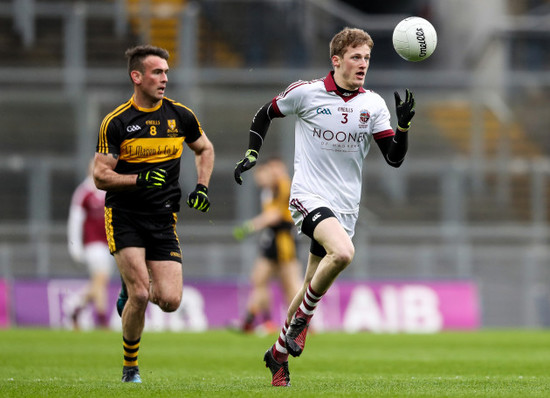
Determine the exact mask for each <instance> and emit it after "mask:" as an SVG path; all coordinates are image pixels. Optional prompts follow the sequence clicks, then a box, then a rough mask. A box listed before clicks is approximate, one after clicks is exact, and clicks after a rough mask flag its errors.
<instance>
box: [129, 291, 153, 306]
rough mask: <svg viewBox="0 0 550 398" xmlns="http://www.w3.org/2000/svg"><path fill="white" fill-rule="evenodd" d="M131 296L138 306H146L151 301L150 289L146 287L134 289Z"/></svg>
mask: <svg viewBox="0 0 550 398" xmlns="http://www.w3.org/2000/svg"><path fill="white" fill-rule="evenodd" d="M129 298H130V300H132V301H133V302H134V304H135V305H136V306H137V307H140V308H145V307H147V304H148V303H149V291H148V290H147V289H145V288H144V289H137V290H134V292H133V294H131V295H130V297H129Z"/></svg>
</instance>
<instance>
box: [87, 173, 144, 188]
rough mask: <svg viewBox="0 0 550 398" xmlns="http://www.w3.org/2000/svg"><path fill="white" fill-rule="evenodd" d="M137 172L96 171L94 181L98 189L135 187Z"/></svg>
mask: <svg viewBox="0 0 550 398" xmlns="http://www.w3.org/2000/svg"><path fill="white" fill-rule="evenodd" d="M137 177H138V176H137V174H118V173H116V172H115V171H113V170H104V171H103V172H100V173H94V182H95V185H96V187H97V188H98V189H102V190H104V191H122V190H126V189H131V188H135V187H136V186H137V185H136V181H137Z"/></svg>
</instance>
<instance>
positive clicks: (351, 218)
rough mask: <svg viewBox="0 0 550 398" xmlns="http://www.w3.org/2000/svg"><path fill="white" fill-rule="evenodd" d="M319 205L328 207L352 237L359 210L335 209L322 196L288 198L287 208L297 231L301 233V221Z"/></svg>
mask: <svg viewBox="0 0 550 398" xmlns="http://www.w3.org/2000/svg"><path fill="white" fill-rule="evenodd" d="M319 207H328V208H329V209H330V210H331V211H332V212H333V213H334V215H335V216H336V218H337V219H338V221H339V222H340V224H341V225H342V227H343V228H344V230H345V231H346V232H347V233H348V235H349V237H350V238H352V237H353V235H354V234H355V224H356V223H357V218H358V217H359V212H355V213H341V212H337V211H335V210H334V209H333V208H332V207H331V205H330V204H329V203H328V202H327V201H326V200H325V199H323V198H321V197H319V196H314V195H309V196H300V197H297V196H296V197H292V198H290V205H289V207H288V208H289V210H290V214H291V215H292V220H294V224H296V227H297V228H298V233H300V234H301V233H302V222H303V221H304V218H305V217H307V215H308V214H309V213H311V212H312V211H314V210H315V209H318V208H319Z"/></svg>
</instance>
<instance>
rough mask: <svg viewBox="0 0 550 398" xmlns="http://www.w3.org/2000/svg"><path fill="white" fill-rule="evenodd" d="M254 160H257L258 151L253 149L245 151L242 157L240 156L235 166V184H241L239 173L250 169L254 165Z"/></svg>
mask: <svg viewBox="0 0 550 398" xmlns="http://www.w3.org/2000/svg"><path fill="white" fill-rule="evenodd" d="M256 160H258V151H255V150H254V149H249V150H248V151H246V153H245V155H244V158H242V159H241V160H240V161H239V162H238V163H237V165H236V166H235V173H234V175H235V181H236V182H237V184H239V185H241V184H242V183H243V179H242V178H241V173H244V172H245V171H246V170H250V169H251V168H252V167H254V165H255V164H256Z"/></svg>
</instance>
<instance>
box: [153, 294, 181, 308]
mask: <svg viewBox="0 0 550 398" xmlns="http://www.w3.org/2000/svg"><path fill="white" fill-rule="evenodd" d="M180 303H181V295H172V296H165V297H161V298H160V299H159V300H158V303H157V304H158V306H159V307H160V309H161V310H162V311H164V312H174V311H176V310H177V309H178V308H179V307H180Z"/></svg>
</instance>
